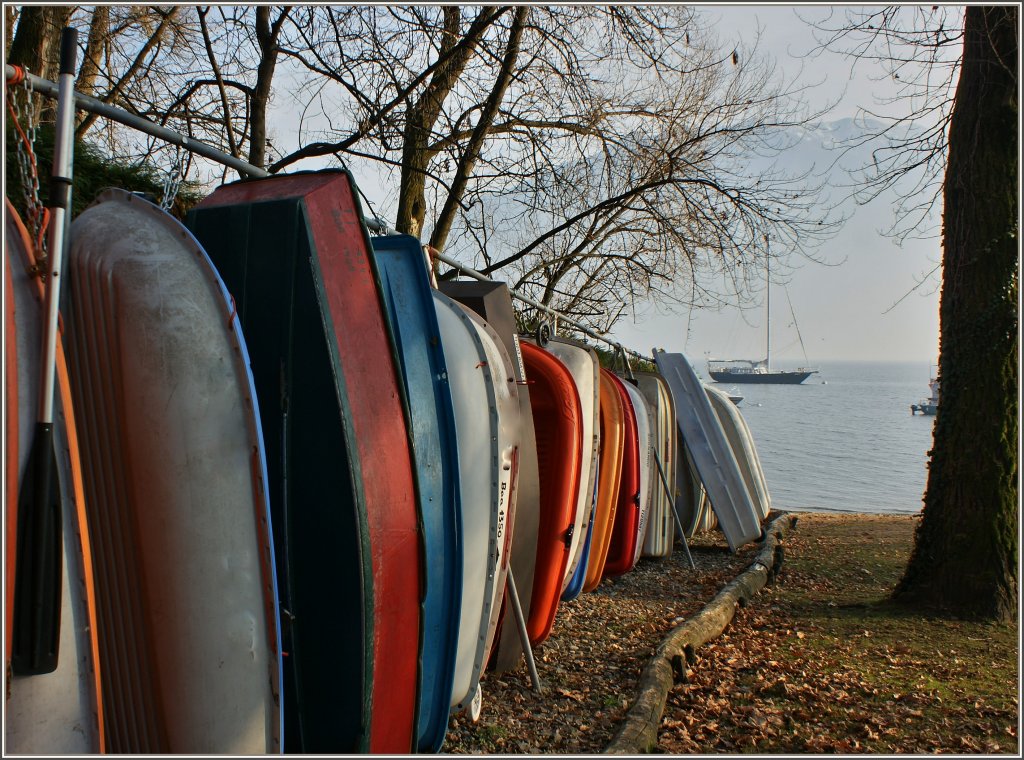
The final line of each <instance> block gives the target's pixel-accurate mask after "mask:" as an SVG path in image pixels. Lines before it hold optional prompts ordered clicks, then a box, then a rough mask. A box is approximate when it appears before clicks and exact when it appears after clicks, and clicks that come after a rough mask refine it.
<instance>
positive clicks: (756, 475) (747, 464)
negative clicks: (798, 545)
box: [704, 385, 772, 520]
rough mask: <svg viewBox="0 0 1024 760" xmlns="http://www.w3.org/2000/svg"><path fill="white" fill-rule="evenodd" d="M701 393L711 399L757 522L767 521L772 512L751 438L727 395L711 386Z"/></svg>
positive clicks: (739, 414) (738, 412)
mask: <svg viewBox="0 0 1024 760" xmlns="http://www.w3.org/2000/svg"><path fill="white" fill-rule="evenodd" d="M704 389H705V390H706V391H707V393H708V398H710V399H711V406H712V407H714V410H715V413H716V414H717V415H718V420H719V422H721V423H722V429H723V430H725V435H726V437H727V438H728V439H729V443H730V444H731V445H732V453H733V454H734V455H735V456H736V462H737V463H738V464H739V466H740V471H741V472H742V473H743V480H744V482H745V483H746V484H747V491H748V492H749V493H750V496H751V498H752V499H753V500H754V504H755V506H756V507H757V509H758V513H759V514H760V516H761V519H762V520H763V519H765V518H766V517H768V513H769V512H771V509H772V501H771V496H770V495H769V493H768V483H767V481H766V480H765V477H764V470H763V469H762V468H761V458H760V457H759V456H758V455H757V447H756V446H755V445H754V436H753V434H752V433H751V432H750V428H749V427H748V426H747V421H746V420H745V419H743V414H742V413H741V412H740V410H739V408H738V407H737V406H736V404H734V403H732V400H731V399H730V398H729V394H728V393H726V392H725V391H723V390H721V389H719V388H715V387H714V386H711V385H705V386H704Z"/></svg>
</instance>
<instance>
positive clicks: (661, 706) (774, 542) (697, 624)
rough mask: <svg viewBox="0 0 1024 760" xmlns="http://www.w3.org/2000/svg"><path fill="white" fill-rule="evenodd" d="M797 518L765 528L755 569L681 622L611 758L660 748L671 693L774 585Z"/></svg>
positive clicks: (656, 660)
mask: <svg viewBox="0 0 1024 760" xmlns="http://www.w3.org/2000/svg"><path fill="white" fill-rule="evenodd" d="M796 522H797V517H796V515H791V514H782V515H779V516H778V517H776V518H775V519H773V520H772V521H771V522H769V523H768V525H767V526H766V527H765V531H764V538H763V545H762V547H761V550H760V551H759V552H758V553H757V556H756V557H755V558H754V561H753V562H752V563H751V564H750V566H749V567H748V568H747V569H746V570H745V571H743V572H742V573H740V575H738V576H737V577H736V578H735V579H733V580H732V581H731V582H730V583H728V584H727V585H726V586H725V587H723V588H722V590H721V591H719V592H718V594H717V595H716V596H715V598H714V599H712V600H711V601H710V602H708V604H707V605H706V606H705V607H704V608H703V609H702V610H701V611H700V612H698V613H697V614H696V615H694V616H693V617H691V618H688V619H687V620H685V621H684V622H682V623H680V624H679V625H678V626H676V627H675V628H674V629H672V631H671V633H669V635H668V637H667V638H666V639H665V640H664V641H663V642H662V643H661V644H660V646H659V647H658V650H657V651H656V652H655V654H654V656H653V657H652V658H651V660H650V662H648V663H647V667H645V668H644V672H643V673H642V674H641V675H640V685H639V691H638V693H637V696H636V698H635V699H634V700H633V704H632V705H631V706H630V708H629V712H627V713H626V718H625V719H624V720H623V722H622V725H621V726H620V727H619V731H618V733H617V734H616V735H615V738H614V739H612V741H611V743H610V744H609V745H608V746H607V747H606V748H605V750H604V752H605V754H626V755H637V754H642V753H647V752H650V751H651V750H652V749H654V748H655V747H656V746H657V744H658V726H659V725H661V716H662V713H663V712H664V710H665V701H666V700H667V699H668V692H669V690H670V689H671V688H672V685H673V684H674V683H676V682H677V681H682V680H684V679H685V678H686V668H687V665H692V664H693V663H694V662H695V661H696V651H697V648H698V647H700V646H702V645H703V644H706V643H707V642H708V641H711V640H712V639H714V638H717V637H718V636H719V635H720V634H721V633H722V631H724V630H725V627H726V626H727V625H729V623H730V621H732V618H733V616H734V615H735V614H736V607H737V606H746V604H747V602H748V601H749V600H750V599H751V598H752V597H753V596H754V595H755V594H757V592H758V591H760V590H761V589H762V588H764V586H765V585H767V584H769V583H773V582H774V581H775V576H776V574H777V573H778V571H779V568H780V567H781V565H782V560H783V545H782V541H783V538H784V536H785V533H786V532H787V531H788V530H792V529H793V528H795V527H796Z"/></svg>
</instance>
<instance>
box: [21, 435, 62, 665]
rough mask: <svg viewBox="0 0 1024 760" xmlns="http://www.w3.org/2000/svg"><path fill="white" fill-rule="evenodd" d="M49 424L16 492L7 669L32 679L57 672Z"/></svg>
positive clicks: (56, 522)
mask: <svg viewBox="0 0 1024 760" xmlns="http://www.w3.org/2000/svg"><path fill="white" fill-rule="evenodd" d="M56 465H57V463H56V459H55V456H54V451H53V425H52V424H49V423H43V422H40V423H38V424H37V425H36V433H35V440H34V441H33V442H32V458H31V459H30V460H29V465H28V470H27V471H26V473H25V475H26V477H25V481H24V482H23V483H22V485H21V493H19V494H18V554H17V565H16V569H15V576H14V637H13V640H12V642H11V671H12V672H13V673H14V674H15V675H22V676H31V675H39V674H41V673H52V672H53V671H54V670H56V669H57V653H58V644H59V640H60V607H61V570H62V557H63V553H62V551H61V541H62V538H63V530H62V525H61V506H60V484H59V483H58V482H57V466H56Z"/></svg>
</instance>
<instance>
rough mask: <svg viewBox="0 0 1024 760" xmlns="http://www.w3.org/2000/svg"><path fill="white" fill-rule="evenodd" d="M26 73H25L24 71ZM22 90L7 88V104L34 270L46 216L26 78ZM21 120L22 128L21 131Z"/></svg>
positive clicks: (40, 253) (40, 260) (39, 256)
mask: <svg viewBox="0 0 1024 760" xmlns="http://www.w3.org/2000/svg"><path fill="white" fill-rule="evenodd" d="M25 72H26V73H27V72H28V70H27V69H25ZM21 82H22V84H23V85H24V86H23V87H22V88H18V87H17V84H14V85H9V86H8V87H7V105H8V109H9V110H10V112H11V117H12V118H13V119H14V125H15V128H16V129H17V131H18V132H19V138H20V139H17V140H16V141H15V142H16V144H17V150H16V156H17V160H18V174H19V176H20V177H21V191H22V195H23V197H24V201H25V213H26V216H27V217H28V219H27V220H26V221H27V222H28V226H29V229H30V230H31V232H32V240H33V242H34V243H35V247H36V262H37V264H36V268H37V269H40V268H42V271H45V267H43V260H44V259H45V257H46V226H47V221H48V217H49V214H48V213H47V210H46V208H45V207H44V206H43V203H42V201H41V200H40V199H39V172H38V165H37V163H36V154H35V144H36V133H37V131H38V128H39V125H38V124H37V123H36V119H35V114H34V109H33V107H32V84H31V82H29V78H28V77H27V76H23V77H22V79H21ZM22 92H23V93H24V97H25V108H24V114H23V113H22V107H21V98H20V97H19V94H20V93H22ZM22 121H24V123H25V126H24V129H23V128H22V126H21V125H22Z"/></svg>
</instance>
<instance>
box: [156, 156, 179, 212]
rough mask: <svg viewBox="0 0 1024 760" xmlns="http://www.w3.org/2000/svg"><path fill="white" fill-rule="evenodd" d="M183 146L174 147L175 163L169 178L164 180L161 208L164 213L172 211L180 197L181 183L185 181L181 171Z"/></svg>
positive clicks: (168, 175)
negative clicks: (175, 200)
mask: <svg viewBox="0 0 1024 760" xmlns="http://www.w3.org/2000/svg"><path fill="white" fill-rule="evenodd" d="M181 163H182V161H181V146H180V145H175V146H174V163H173V164H172V165H171V169H170V171H169V172H167V177H166V178H165V179H164V188H163V197H162V198H161V199H160V208H162V209H163V210H164V211H170V209H171V206H173V205H174V199H175V198H177V197H178V190H179V188H180V187H181V182H182V180H183V179H184V173H183V172H182V171H181Z"/></svg>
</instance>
